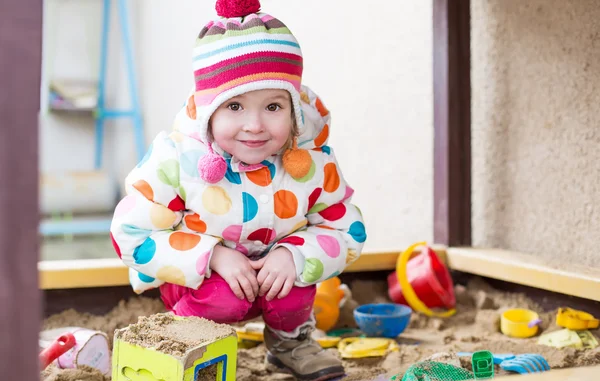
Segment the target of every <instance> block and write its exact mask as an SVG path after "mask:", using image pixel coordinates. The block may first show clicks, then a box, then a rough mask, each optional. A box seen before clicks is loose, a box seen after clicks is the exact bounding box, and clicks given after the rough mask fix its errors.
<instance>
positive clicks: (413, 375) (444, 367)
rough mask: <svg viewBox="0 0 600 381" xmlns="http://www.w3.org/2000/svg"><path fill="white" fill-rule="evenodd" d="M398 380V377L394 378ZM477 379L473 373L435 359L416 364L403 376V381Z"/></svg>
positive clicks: (461, 380) (459, 380)
mask: <svg viewBox="0 0 600 381" xmlns="http://www.w3.org/2000/svg"><path fill="white" fill-rule="evenodd" d="M392 380H393V381H397V380H398V377H397V376H395V377H393V378H392ZM463 380H475V376H474V375H473V373H471V372H469V371H468V370H465V369H463V368H458V367H456V366H454V365H450V364H445V363H441V362H435V361H423V362H419V363H416V364H414V365H413V366H411V367H410V368H408V370H407V371H406V373H404V377H402V381H463Z"/></svg>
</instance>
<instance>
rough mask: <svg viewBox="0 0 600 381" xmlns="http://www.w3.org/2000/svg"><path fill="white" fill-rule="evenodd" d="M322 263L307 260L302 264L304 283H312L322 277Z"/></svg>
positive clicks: (315, 260)
mask: <svg viewBox="0 0 600 381" xmlns="http://www.w3.org/2000/svg"><path fill="white" fill-rule="evenodd" d="M323 269H324V266H323V262H321V261H320V260H318V259H317V258H308V259H307V260H306V261H305V262H304V271H303V272H302V280H303V281H304V282H306V283H314V282H316V281H318V280H319V279H320V278H321V276H323Z"/></svg>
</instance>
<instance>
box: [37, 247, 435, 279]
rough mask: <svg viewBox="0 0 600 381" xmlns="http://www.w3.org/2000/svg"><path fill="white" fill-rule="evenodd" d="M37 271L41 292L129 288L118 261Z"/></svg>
mask: <svg viewBox="0 0 600 381" xmlns="http://www.w3.org/2000/svg"><path fill="white" fill-rule="evenodd" d="M433 249H434V250H435V251H436V253H437V254H438V255H439V256H440V258H441V259H442V260H444V261H445V258H446V248H445V247H443V246H433ZM417 252H418V251H417ZM400 253H401V251H396V250H384V251H373V252H365V253H363V254H362V255H361V256H360V257H359V258H358V259H357V260H356V262H354V263H352V264H351V265H350V266H348V268H347V269H346V271H347V272H361V271H387V270H392V269H394V268H395V267H396V260H397V259H398V256H399V255H400ZM415 254H416V253H415ZM38 271H39V279H40V280H39V284H40V289H42V290H56V289H69V288H89V287H112V286H126V285H129V279H128V271H127V267H125V265H123V263H122V262H121V260H120V259H118V258H105V259H76V260H57V261H41V262H39V263H38Z"/></svg>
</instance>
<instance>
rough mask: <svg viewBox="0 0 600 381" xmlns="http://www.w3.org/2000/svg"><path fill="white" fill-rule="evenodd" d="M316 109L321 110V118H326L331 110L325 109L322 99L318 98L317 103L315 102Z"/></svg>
mask: <svg viewBox="0 0 600 381" xmlns="http://www.w3.org/2000/svg"><path fill="white" fill-rule="evenodd" d="M315 107H316V108H317V110H319V114H321V116H326V115H327V114H329V110H327V107H325V105H324V104H323V102H322V101H321V99H320V98H317V101H316V102H315Z"/></svg>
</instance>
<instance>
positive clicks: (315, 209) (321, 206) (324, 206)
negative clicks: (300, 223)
mask: <svg viewBox="0 0 600 381" xmlns="http://www.w3.org/2000/svg"><path fill="white" fill-rule="evenodd" d="M328 207H329V206H328V205H327V204H324V203H322V202H320V203H318V204H315V205H314V206H313V207H312V208H310V209H309V210H308V214H313V213H319V212H321V211H322V210H325V209H327V208H328Z"/></svg>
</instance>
